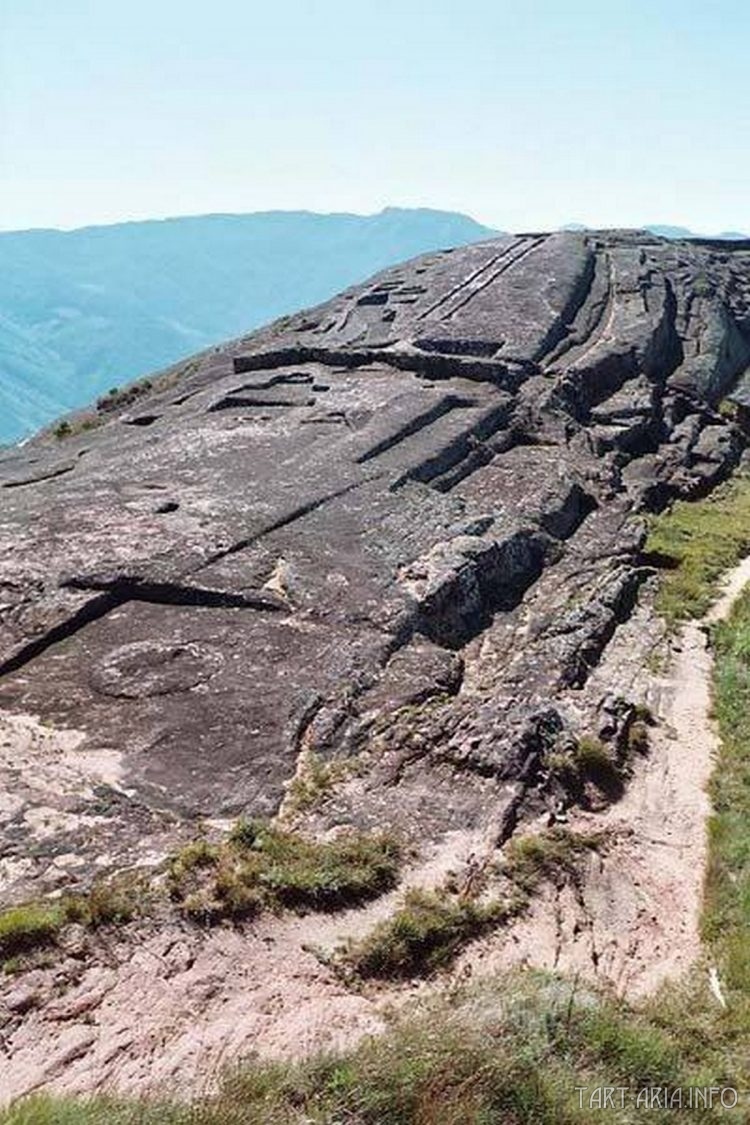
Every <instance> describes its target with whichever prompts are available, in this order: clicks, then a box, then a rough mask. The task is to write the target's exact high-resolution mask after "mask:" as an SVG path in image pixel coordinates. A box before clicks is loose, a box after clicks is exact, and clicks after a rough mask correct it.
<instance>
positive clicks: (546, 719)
mask: <svg viewBox="0 0 750 1125" xmlns="http://www.w3.org/2000/svg"><path fill="white" fill-rule="evenodd" d="M749 365H750V243H742V242H738V243H734V244H731V245H724V244H711V243H707V242H691V243H684V242H667V241H665V240H663V239H660V238H657V237H655V236H651V235H647V234H642V233H633V232H599V233H572V232H571V233H559V234H553V235H542V234H539V235H536V234H530V235H521V236H518V237H504V238H498V239H495V240H492V241H489V242H484V243H480V244H477V245H474V246H471V247H468V248H466V249H462V250H455V251H449V252H442V253H434V254H430V255H428V256H426V257H423V258H418V259H415V260H414V261H411V262H408V263H406V264H404V265H402V266H400V267H397V268H395V269H391V270H388V271H387V272H385V273H382V274H380V275H378V276H377V277H375V278H373V279H372V280H371V281H369V282H368V283H366V284H364V285H360V286H357V287H355V288H353V289H350V290H348V291H346V292H345V293H343V294H342V295H341V296H340V297H338V298H336V299H334V300H332V301H330V302H328V303H327V304H325V305H322V306H320V307H319V308H316V309H313V310H310V311H308V312H306V313H304V314H300V315H298V316H295V317H293V318H290V319H288V320H286V321H284V322H277V323H276V324H274V325H271V326H270V327H269V328H267V329H264V330H262V331H260V332H257V333H255V334H254V335H252V336H249V337H247V338H245V339H242V340H239V341H234V342H232V343H231V344H228V345H226V346H224V347H221V348H218V349H215V350H214V351H211V352H209V353H205V354H203V355H202V356H200V357H197V358H196V360H194V361H192V362H191V363H190V364H187V365H185V368H184V369H183V370H182V371H180V370H178V369H175V370H173V371H172V372H170V373H168V374H167V375H165V376H163V377H161V378H159V377H156V378H154V379H153V381H152V383H151V384H150V385H149V386H148V387H145V388H144V387H141V388H138V389H136V391H134V392H132V393H131V394H129V395H126V396H124V397H122V398H120V399H117V398H114V399H112V400H108V401H105V402H103V403H102V404H101V408H100V411H99V416H98V417H97V419H96V421H97V422H98V423H101V424H100V425H97V426H95V427H94V428H82V427H80V426H77V425H76V423H75V420H73V423H72V433H71V434H70V435H69V436H64V437H63V438H60V437H55V436H54V435H51V434H49V435H46V436H42V437H40V438H38V439H36V440H35V441H34V442H33V443H31V444H29V445H27V446H26V447H24V448H19V449H17V450H14V451H12V452H10V453H9V454H7V455H5V456H4V457H3V459H2V461H1V462H0V522H1V527H2V536H1V539H0V552H1V553H0V673H2V674H1V676H0V707H2V708H3V709H5V710H6V711H8V712H19V713H25V714H31V715H34V716H37V717H39V718H40V719H41V720H42V721H43V722H44V723H45V724H52V725H53V726H55V727H61V728H69V729H71V730H74V731H77V732H80V734H82V735H83V736H84V737H83V739H82V741H80V742H79V743H78V748H79V750H80V752H81V753H89V754H94V753H105V752H108V753H112V752H113V751H116V752H117V753H118V754H120V755H121V756H122V760H121V769H120V784H119V786H118V787H117V790H116V791H117V794H118V795H119V796H118V798H117V801H118V802H119V803H118V804H117V816H116V817H114V818H112V817H110V820H111V822H112V823H111V829H112V837H113V839H114V840H115V843H112V842H111V841H110V844H109V845H108V846H110V847H111V848H112V849H113V851H114V852H117V848H118V846H119V845H118V844H117V840H118V839H120V838H121V840H122V848H123V849H125V850H127V848H128V847H130V848H133V847H136V846H137V841H142V840H143V839H144V837H145V836H146V835H147V834H148V831H149V825H150V826H151V827H153V826H154V824H155V823H156V822H157V821H158V822H159V823H161V820H160V819H159V818H163V817H164V816H165V815H171V816H176V817H178V818H181V817H185V816H190V817H194V816H228V815H235V814H238V813H245V814H272V813H274V812H275V811H276V810H277V809H278V807H279V805H280V803H281V801H282V798H283V796H284V787H285V783H287V782H288V781H289V779H290V778H291V777H292V776H293V775H294V773H295V769H296V768H297V764H298V759H299V757H300V752H301V751H304V752H306V753H309V752H315V753H317V754H319V755H320V756H321V757H322V758H324V759H327V758H338V757H342V756H351V755H355V754H360V755H362V754H363V753H364V758H363V761H364V763H365V764H364V766H363V767H362V769H361V770H360V771H359V775H358V776H357V777H356V780H355V781H351V782H349V783H347V784H346V785H345V786H343V787H342V788H341V791H340V792H333V793H331V794H330V795H329V797H328V800H327V813H326V815H327V818H328V820H329V821H330V822H332V823H333V822H349V821H355V822H358V823H383V822H393V823H396V824H399V825H400V826H401V827H402V828H405V829H407V830H412V831H414V832H421V833H425V832H426V833H438V832H440V831H442V830H444V829H446V828H449V827H454V826H455V825H456V824H466V823H478V822H479V821H487V820H489V821H490V822H491V823H493V824H495V825H496V830H497V833H498V835H499V836H502V835H503V834H506V833H507V832H508V831H509V830H510V828H511V827H512V824H513V821H514V818H515V817H517V816H518V815H519V814H520V813H521V812H522V810H523V806H524V801H525V800H526V799H527V798H528V797H529V796H530V794H532V793H533V792H534V791H535V789H538V785H539V771H540V760H541V755H542V753H543V751H544V750H545V748H547V749H548V748H549V746H550V745H551V744H552V743H554V742H555V741H556V740H559V739H561V738H564V737H566V732H574V733H575V732H580V731H581V730H591V731H594V732H597V731H602V730H605V729H609V731H610V734H612V736H613V737H614V736H615V735H616V733H617V731H618V730H619V727H618V724H619V725H620V726H621V725H622V722H625V721H626V718H625V719H623V718H622V715H621V714H620V711H618V707H619V706H620V705H619V704H618V703H617V701H616V700H615V702H613V698H612V696H613V695H614V696H616V687H617V685H612V688H613V692H612V693H611V695H610V696H603V697H602V699H601V700H593V701H592V700H591V699H590V697H589V696H588V695H586V693H585V692H583V691H582V689H583V688H584V687H585V685H586V682H587V680H588V678H589V673H590V670H591V669H592V668H593V667H594V666H595V665H596V664H597V662H598V660H599V659H600V656H601V654H602V652H603V651H604V649H605V647H606V646H607V644H608V642H609V641H610V639H611V637H612V636H613V634H614V632H615V630H616V629H617V628H618V624H620V623H621V622H622V621H624V620H625V619H626V618H627V617H628V615H629V613H630V612H631V609H632V607H633V605H634V603H635V601H636V599H637V596H638V590H639V586H640V584H641V583H642V581H643V579H644V578H645V577H646V576H647V575H648V574H649V567H648V562H649V560H648V559H646V558H644V557H643V556H642V554H641V550H642V545H643V538H644V525H643V518H642V517H643V514H644V513H646V512H648V511H649V510H654V509H658V508H659V507H661V506H663V505H664V504H665V503H667V502H668V501H669V500H670V499H671V498H673V497H676V496H693V495H698V494H700V493H701V492H705V491H707V490H709V489H710V488H711V487H712V486H713V485H714V484H715V483H716V482H718V481H719V480H720V479H722V478H723V477H724V476H726V475H727V474H728V473H729V472H730V471H731V470H732V468H733V467H734V466H735V465H736V464H737V462H738V460H739V458H740V456H741V454H742V450H743V448H744V440H745V439H744V435H743V432H742V429H741V428H740V426H739V425H738V424H736V423H735V422H733V421H731V420H730V419H729V418H728V417H727V416H726V412H725V411H722V412H719V411H718V409H717V408H718V405H719V403H720V401H721V400H722V399H724V398H726V397H727V396H731V395H732V394H735V395H736V396H737V401H738V402H742V401H743V394H744V395H747V389H746V388H745V385H744V382H743V379H744V376H745V375H746V374H747V373H749V372H750V368H749ZM587 708H588V710H587ZM613 732H614V733H613ZM22 780H23V779H21V781H20V782H19V785H20V786H21V788H22ZM110 811H111V810H110ZM66 823H67V822H66ZM5 828H6V834H7V840H6V844H7V846H6V849H5V850H6V853H7V852H8V849H10V853H11V854H12V853H13V852H14V851H15V852H17V853H19V854H21V853H23V849H24V846H25V844H24V833H25V831H26V830H27V827H26V821H24V819H23V816H22V813H19V812H18V811H17V810H16V811H14V813H13V816H9V817H7V818H6V821H5ZM66 833H67V835H66ZM118 833H119V836H118ZM90 838H91V831H90V825H89V826H85V827H80V826H78V827H74V828H70V827H68V828H66V829H65V830H63V829H61V830H60V834H59V839H58V838H56V840H55V845H54V846H55V848H56V849H57V851H58V852H60V851H65V852H72V851H76V850H80V851H82V852H83V853H85V851H86V848H87V847H88V846H89V843H90ZM52 850H53V851H54V849H52ZM123 854H124V853H123Z"/></svg>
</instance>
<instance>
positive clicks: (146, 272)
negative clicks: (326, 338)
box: [0, 208, 493, 442]
mask: <svg viewBox="0 0 750 1125" xmlns="http://www.w3.org/2000/svg"><path fill="white" fill-rule="evenodd" d="M492 233H493V232H492V231H490V230H488V229H487V228H485V227H482V226H480V225H479V224H478V223H475V222H474V221H473V220H472V219H469V218H466V217H465V216H463V215H457V214H452V213H447V212H440V211H429V210H399V209H395V208H390V209H388V210H385V211H383V212H381V213H380V214H378V215H371V216H361V215H346V214H334V215H316V214H312V213H308V212H268V213H263V214H251V215H206V216H199V217H195V218H183V219H166V220H163V221H153V222H140V223H123V224H118V225H115V226H107V227H89V228H85V229H82V230H76V231H70V232H62V231H52V230H32V231H20V232H12V233H6V234H0V386H1V388H2V389H1V390H0V407H2V413H1V414H0V442H1V441H8V440H10V439H13V438H16V437H18V436H20V435H22V434H23V433H26V432H28V431H29V430H31V429H33V428H35V427H37V426H39V425H41V424H42V423H43V422H45V421H47V420H49V419H50V418H51V417H53V416H54V415H55V414H59V413H60V412H61V411H62V410H63V409H68V408H71V407H73V406H77V405H80V404H81V403H83V402H86V401H88V400H89V399H91V398H93V397H95V396H96V395H98V394H100V393H102V392H103V391H106V390H108V389H109V388H110V387H112V386H113V385H117V384H121V383H123V382H127V381H128V380H129V379H132V378H133V377H134V376H136V375H139V374H142V373H143V372H144V371H149V370H153V369H155V368H158V367H163V366H165V365H166V364H169V363H171V362H173V361H174V360H176V359H178V358H179V357H180V356H183V355H187V354H190V353H193V352H195V351H198V350H200V349H202V348H205V347H207V346H208V345H210V344H214V343H217V342H219V341H220V340H222V339H226V338H227V336H233V335H237V334H239V333H240V332H243V331H247V330H248V328H253V327H255V326H256V325H258V324H262V323H264V322H265V321H268V320H271V319H273V318H274V317H277V316H280V315H281V314H283V313H287V312H294V311H296V310H297V309H299V308H302V307H303V306H305V305H309V304H314V303H316V302H317V301H320V300H323V299H324V298H325V297H328V296H330V295H331V294H333V293H334V292H336V291H337V290H338V289H341V288H342V287H343V286H346V285H348V284H351V283H352V282H354V281H357V280H359V279H361V278H362V277H365V276H367V275H368V274H369V273H372V272H373V271H374V270H377V269H381V268H383V267H384V266H386V265H389V264H390V263H392V262H394V261H397V260H399V259H402V258H406V257H410V256H413V255H415V254H419V253H422V252H424V251H427V250H432V249H436V248H439V247H442V246H457V245H462V244H464V243H467V242H475V241H477V240H480V239H483V238H487V237H489V236H490V235H491V234H492Z"/></svg>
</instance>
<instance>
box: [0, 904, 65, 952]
mask: <svg viewBox="0 0 750 1125" xmlns="http://www.w3.org/2000/svg"><path fill="white" fill-rule="evenodd" d="M65 921H66V917H65V911H64V909H63V907H62V904H61V903H59V902H55V901H49V902H44V901H42V902H26V903H22V904H21V905H20V906H11V907H10V908H9V909H8V910H4V911H3V912H2V913H1V914H0V957H2V958H6V957H14V956H16V955H17V954H18V953H25V952H27V951H28V950H30V949H34V948H35V947H37V946H40V945H47V944H49V942H51V941H54V939H55V938H56V937H57V934H58V932H59V930H60V928H61V927H62V925H63V924H64V922H65Z"/></svg>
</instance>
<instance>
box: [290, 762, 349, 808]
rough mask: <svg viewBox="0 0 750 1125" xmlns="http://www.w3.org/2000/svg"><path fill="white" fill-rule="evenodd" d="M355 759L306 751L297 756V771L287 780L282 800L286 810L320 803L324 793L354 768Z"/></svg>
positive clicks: (312, 806)
mask: <svg viewBox="0 0 750 1125" xmlns="http://www.w3.org/2000/svg"><path fill="white" fill-rule="evenodd" d="M356 766H357V763H356V759H352V758H336V759H334V760H332V761H324V760H323V759H322V758H321V757H320V756H319V755H318V754H315V753H313V752H312V751H308V752H307V753H305V754H304V756H301V758H300V763H299V765H298V768H297V773H296V774H295V776H294V777H293V778H292V780H291V782H290V783H289V788H288V790H287V795H286V800H285V802H284V804H285V809H286V812H287V813H299V812H305V811H306V810H308V809H312V808H314V807H315V806H316V805H318V804H320V802H321V801H322V799H323V798H324V797H325V796H326V794H327V793H329V792H330V791H331V789H332V788H333V787H334V785H336V783H337V782H339V781H343V780H344V779H345V778H346V777H348V776H349V775H350V774H351V773H353V772H354V771H355V769H356Z"/></svg>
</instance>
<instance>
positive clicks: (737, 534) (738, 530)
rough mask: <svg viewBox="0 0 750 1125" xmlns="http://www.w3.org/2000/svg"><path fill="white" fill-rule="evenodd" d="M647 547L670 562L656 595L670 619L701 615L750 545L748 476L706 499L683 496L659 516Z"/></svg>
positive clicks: (749, 491)
mask: <svg viewBox="0 0 750 1125" xmlns="http://www.w3.org/2000/svg"><path fill="white" fill-rule="evenodd" d="M646 551H647V552H648V553H649V554H650V555H652V556H653V557H656V558H657V559H659V560H660V561H661V562H662V563H663V564H666V566H668V567H669V568H670V569H668V570H666V571H665V573H664V575H663V578H662V583H661V588H660V591H659V595H658V597H657V609H658V610H659V612H660V613H661V614H663V616H664V617H665V618H666V620H667V622H668V623H669V624H670V625H675V624H676V623H677V622H679V621H683V620H685V619H686V618H688V617H702V616H703V614H704V613H705V612H706V610H707V609H708V608H709V607H710V605H711V603H712V602H713V601H714V599H715V597H716V590H717V581H718V579H719V578H720V577H721V575H722V574H723V573H724V571H726V570H728V569H729V568H730V567H732V566H734V565H735V564H736V563H737V562H738V561H739V560H740V559H741V558H742V557H743V555H745V554H747V553H748V551H750V477H749V476H747V475H740V476H737V477H736V478H735V479H733V480H731V481H728V482H727V483H726V484H723V485H721V486H720V487H719V488H717V489H716V490H715V491H714V492H713V493H712V494H711V495H710V496H709V497H707V498H706V499H705V500H700V501H696V502H692V503H690V502H686V501H679V502H678V503H676V504H675V505H674V506H673V507H672V508H671V509H670V510H669V511H668V512H665V513H663V514H662V515H660V516H657V517H655V518H654V519H653V520H652V522H651V529H650V535H649V538H648V542H647V544H646Z"/></svg>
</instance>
